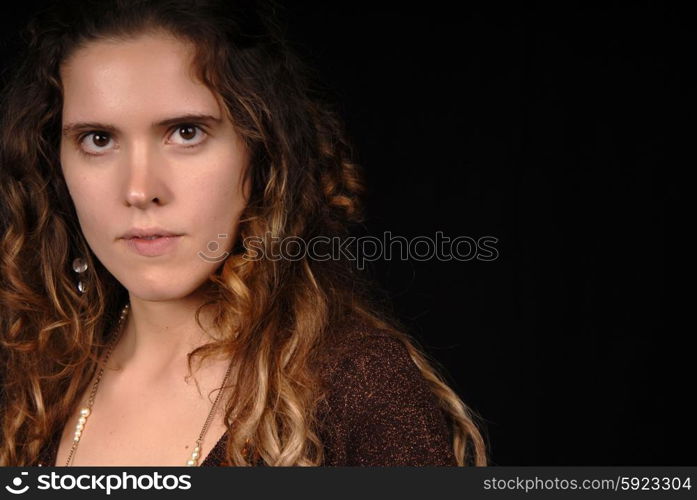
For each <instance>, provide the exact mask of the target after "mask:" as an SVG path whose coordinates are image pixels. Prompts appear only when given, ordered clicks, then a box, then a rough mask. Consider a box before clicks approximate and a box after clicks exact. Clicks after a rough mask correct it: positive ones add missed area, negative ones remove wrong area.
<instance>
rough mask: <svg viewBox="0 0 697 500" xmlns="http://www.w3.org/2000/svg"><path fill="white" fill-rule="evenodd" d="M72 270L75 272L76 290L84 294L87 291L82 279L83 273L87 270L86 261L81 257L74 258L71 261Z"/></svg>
mask: <svg viewBox="0 0 697 500" xmlns="http://www.w3.org/2000/svg"><path fill="white" fill-rule="evenodd" d="M73 271H75V272H76V273H77V278H78V281H77V291H78V292H80V293H83V294H84V293H85V292H86V291H87V283H86V282H85V281H84V280H83V278H84V273H85V271H87V261H86V260H85V259H83V258H81V257H78V258H77V259H75V260H74V261H73Z"/></svg>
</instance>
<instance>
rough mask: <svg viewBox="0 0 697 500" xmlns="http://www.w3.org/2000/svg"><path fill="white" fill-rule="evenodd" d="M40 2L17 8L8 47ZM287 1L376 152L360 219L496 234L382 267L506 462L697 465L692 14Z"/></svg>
mask: <svg viewBox="0 0 697 500" xmlns="http://www.w3.org/2000/svg"><path fill="white" fill-rule="evenodd" d="M42 3H44V2H37V1H32V2H22V3H21V5H15V6H14V7H17V10H16V11H13V12H9V13H8V12H5V16H6V17H5V20H4V24H5V26H4V27H3V28H4V29H3V44H2V47H1V48H2V60H1V61H2V62H3V63H4V62H6V61H8V60H9V58H11V57H12V54H13V53H14V52H13V51H14V50H15V47H16V45H15V44H16V31H17V29H18V27H19V26H20V25H21V24H22V23H23V22H24V20H25V19H26V17H27V15H28V13H30V12H31V11H32V10H33V9H34V8H35V7H36V6H37V5H41V4H42ZM287 5H288V6H287V11H286V12H285V14H284V24H285V25H286V26H287V34H288V37H289V39H290V41H291V42H292V43H293V44H294V46H296V48H297V50H298V51H300V52H301V54H303V55H304V57H305V58H306V59H307V60H308V61H309V62H310V63H311V65H312V66H313V67H315V68H316V69H317V71H318V72H319V74H320V75H321V78H322V82H323V85H324V86H325V87H326V88H327V89H328V91H329V92H330V95H331V96H332V97H333V99H334V101H335V102H336V104H337V106H338V109H339V111H340V112H341V114H342V116H343V117H344V119H345V120H346V124H347V129H348V131H349V134H350V137H351V139H352V141H353V143H354V145H355V150H356V159H357V160H358V162H359V163H361V164H362V165H363V166H364V168H365V169H366V173H367V176H368V182H369V188H370V190H369V196H368V214H369V217H368V220H367V222H366V225H365V228H366V231H367V233H368V234H371V235H375V236H379V237H381V236H382V234H383V233H384V232H385V231H391V232H392V234H393V235H400V236H405V237H407V238H413V237H416V236H427V237H430V238H435V234H436V231H442V232H443V233H444V236H448V237H450V238H455V237H457V236H470V237H473V238H475V239H476V238H479V237H481V236H494V237H496V238H498V244H497V245H496V247H497V249H498V252H499V256H498V258H497V259H496V260H495V261H493V262H481V261H477V260H473V261H469V262H460V261H456V260H453V261H439V260H436V259H432V260H428V261H424V262H419V261H416V260H409V261H401V260H399V259H392V260H389V261H387V260H379V261H376V262H374V263H372V265H371V266H370V268H371V269H372V271H373V272H375V273H376V275H377V277H378V279H379V280H380V282H381V283H383V285H384V287H385V288H386V290H387V291H388V292H389V295H390V297H392V300H393V302H394V304H395V307H396V310H397V311H398V313H399V315H400V317H401V318H402V320H403V321H404V322H405V323H407V325H409V326H410V327H411V329H412V330H411V332H412V333H413V334H414V335H415V336H416V337H417V338H418V339H419V340H420V341H421V343H422V344H423V345H424V347H425V348H426V349H427V351H428V352H429V353H430V354H431V355H432V356H433V357H435V358H436V359H437V360H439V361H440V362H441V363H442V365H443V367H444V369H445V371H446V372H447V375H448V377H449V379H450V382H451V384H452V385H453V387H454V388H455V389H456V391H457V392H458V393H459V394H460V395H461V396H462V398H463V400H465V402H466V403H467V404H468V405H470V406H471V407H472V408H474V409H475V410H476V411H477V412H478V413H479V414H481V415H482V417H483V418H484V422H485V425H486V429H487V433H488V438H489V442H490V448H491V456H492V461H493V463H494V464H499V465H659V464H662V465H687V464H694V463H695V460H694V453H693V452H692V450H693V449H694V431H693V426H694V422H695V419H694V413H691V414H690V413H689V411H691V410H688V408H689V407H690V406H691V401H692V400H694V394H695V391H694V384H693V383H692V382H689V380H693V379H694V371H693V370H694V369H692V370H690V369H689V368H688V365H687V363H688V361H692V360H694V354H693V352H694V351H693V350H691V344H690V341H689V339H690V337H691V336H692V335H693V330H694V327H690V326H689V325H690V324H691V322H688V323H683V322H680V321H678V319H677V316H678V314H682V313H683V311H684V310H687V308H688V307H689V306H688V305H687V304H686V295H684V294H682V293H681V292H680V288H676V287H678V286H680V284H681V283H680V282H681V281H683V280H684V278H683V276H684V273H685V271H684V270H683V269H682V267H683V266H682V265H681V263H682V262H685V261H686V259H684V256H683V254H681V252H684V250H681V249H682V248H684V241H685V239H686V238H687V237H688V235H689V232H690V229H691V225H687V224H683V225H681V224H678V223H676V221H675V218H674V215H675V213H676V207H678V204H680V203H681V202H682V201H684V198H683V195H682V194H681V190H680V188H681V187H684V186H681V184H683V182H684V181H681V180H679V177H678V175H676V173H677V172H678V170H679V169H680V168H682V169H685V168H689V165H690V161H688V160H683V161H679V160H676V159H675V158H670V159H669V155H668V154H667V151H669V150H670V151H672V150H673V146H674V145H677V144H681V143H685V142H687V127H686V126H685V124H686V123H687V118H686V117H685V114H686V111H685V108H686V103H685V102H684V101H683V99H682V98H681V95H682V94H683V93H684V90H685V89H684V86H685V79H684V73H683V72H684V69H683V68H684V66H686V65H689V64H690V61H692V60H693V59H694V58H693V57H692V58H687V57H683V54H684V53H685V52H686V51H684V47H685V46H686V44H687V42H688V37H687V27H686V15H685V14H684V13H682V12H679V11H678V10H677V9H671V8H668V7H666V6H665V5H664V4H662V3H659V2H633V3H632V2H604V3H601V4H599V5H586V4H584V3H583V2H578V3H570V2H558V3H553V2H549V3H537V4H528V3H525V4H524V3H522V2H521V3H520V4H515V3H510V4H508V3H494V2H481V3H472V4H462V5H459V6H458V5H457V3H456V2H453V3H445V2H443V3H437V2H428V3H417V4H414V6H411V7H406V6H405V5H403V4H396V3H395V4H394V5H391V4H387V3H383V4H372V3H363V4H362V3H356V2H350V3H349V2H346V3H335V2H302V3H300V2H287ZM20 7H21V8H20ZM8 15H9V17H7V16H8ZM691 162H693V163H694V160H691ZM669 278H670V280H671V281H670V282H669ZM688 371H689V372H690V378H689V379H688Z"/></svg>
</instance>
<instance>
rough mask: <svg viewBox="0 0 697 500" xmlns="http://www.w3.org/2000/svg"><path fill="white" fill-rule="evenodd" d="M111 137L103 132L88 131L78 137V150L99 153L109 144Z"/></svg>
mask: <svg viewBox="0 0 697 500" xmlns="http://www.w3.org/2000/svg"><path fill="white" fill-rule="evenodd" d="M110 141H111V138H110V137H109V134H107V133H105V132H90V133H89V134H86V135H84V136H83V137H82V138H81V139H80V146H81V149H80V151H81V152H83V153H86V154H91V155H99V154H101V153H102V151H104V150H105V149H106V147H107V146H108V145H109V142H110Z"/></svg>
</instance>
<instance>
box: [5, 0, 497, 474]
mask: <svg viewBox="0 0 697 500" xmlns="http://www.w3.org/2000/svg"><path fill="white" fill-rule="evenodd" d="M277 8H278V7H277V6H276V5H275V4H273V3H264V4H257V3H256V2H248V1H234V2H230V1H215V0H202V1H193V2H192V1H190V0H189V1H180V0H106V1H105V0H101V1H97V0H80V1H79V2H75V1H64V2H53V3H52V5H51V6H49V7H47V8H46V9H44V10H42V11H41V12H39V13H37V14H36V15H35V16H34V18H33V19H32V21H31V22H30V23H29V24H28V26H27V29H26V32H25V33H24V36H25V37H26V41H27V46H26V49H25V53H24V54H23V55H22V57H21V58H20V59H19V60H18V61H17V64H16V66H17V67H16V69H13V71H12V73H11V75H10V77H9V78H8V80H9V81H7V82H6V83H5V85H4V86H5V91H4V92H3V99H2V103H1V104H2V113H1V114H0V120H1V123H2V126H1V127H0V178H1V185H2V186H3V192H2V195H1V198H0V199H1V203H0V211H1V215H2V218H1V221H2V222H1V224H2V239H1V242H0V268H1V270H2V275H1V280H2V282H1V286H0V342H1V345H2V349H0V363H1V364H2V366H3V367H4V375H3V380H2V386H1V391H2V392H1V393H0V395H1V396H2V400H3V404H2V406H1V407H0V426H1V429H2V430H1V435H0V465H3V466H10V465H11V466H24V465H31V464H33V463H34V462H35V461H36V459H37V456H38V455H39V453H40V451H41V450H42V448H43V446H45V444H46V443H47V440H48V439H49V437H50V436H52V435H53V434H54V432H55V431H56V430H57V429H59V428H60V426H62V425H64V423H65V422H66V420H67V419H68V418H69V417H70V415H71V414H72V412H73V411H74V409H75V407H76V405H77V404H78V403H79V401H78V399H79V397H80V395H81V394H83V392H84V391H85V389H86V387H87V386H88V384H89V383H90V380H91V379H92V377H93V376H94V373H95V372H96V370H97V368H98V366H99V365H100V363H101V360H100V357H101V355H102V354H103V351H104V348H105V345H106V344H107V343H108V340H109V338H108V337H109V332H110V328H111V326H112V325H113V323H114V322H115V320H116V318H117V317H118V314H119V312H120V311H121V308H122V307H123V305H124V303H125V302H126V300H127V296H128V292H127V290H126V289H125V288H124V287H123V286H122V285H121V284H120V283H119V282H118V281H117V280H116V279H115V278H114V277H113V276H112V275H111V274H110V273H109V272H108V271H107V270H106V269H105V268H104V267H103V265H101V263H100V262H99V260H98V259H97V258H96V257H95V256H94V254H93V253H92V252H91V250H90V247H89V245H88V244H87V242H86V240H85V238H84V236H83V234H82V232H81V229H80V226H79V223H78V219H77V216H76V212H75V208H74V205H73V203H72V201H71V198H70V195H69V192H68V190H67V188H66V183H65V180H64V178H63V176H62V172H61V168H60V162H59V141H60V128H61V109H62V87H61V80H60V77H59V67H60V65H61V63H62V62H63V61H65V60H66V59H67V58H68V57H69V56H70V55H71V54H72V53H74V51H76V50H77V49H79V48H80V47H82V46H84V45H85V44H87V43H89V42H91V41H94V40H103V39H115V40H121V39H128V38H130V37H134V36H136V35H138V34H142V33H146V32H152V31H158V30H159V31H162V30H164V31H165V32H167V33H169V34H173V35H174V36H176V37H178V38H179V39H182V40H185V41H187V42H190V43H192V44H193V46H194V47H195V53H196V57H195V63H194V64H195V68H194V69H195V70H196V73H197V76H198V77H199V78H200V80H201V81H202V82H204V83H205V85H207V86H208V87H209V88H210V89H211V90H212V91H214V92H215V93H216V94H217V95H218V96H220V97H221V98H222V101H223V102H224V103H225V106H226V107H227V110H228V112H229V114H230V116H231V117H232V119H233V121H234V123H235V127H236V130H237V132H238V133H239V134H240V136H241V137H243V139H244V141H245V143H246V145H247V147H248V148H249V151H250V154H251V156H250V158H251V163H250V165H251V169H250V174H249V175H250V176H251V181H252V190H251V197H250V199H249V203H248V205H247V206H246V208H245V210H244V212H243V213H242V215H241V217H240V221H239V241H240V242H241V241H243V240H244V239H245V238H248V237H252V236H254V237H259V238H261V241H262V246H263V248H264V250H265V251H267V252H269V253H272V252H273V251H274V245H276V243H275V242H277V241H280V240H281V239H282V238H284V237H287V236H296V237H300V238H303V239H305V240H309V239H311V238H313V237H314V236H318V235H322V236H334V235H336V236H346V235H348V234H349V233H350V231H351V228H352V227H354V225H355V224H358V223H360V222H361V221H362V220H363V213H362V204H361V197H362V194H363V192H364V181H363V180H362V178H363V176H362V173H361V169H360V168H359V166H358V165H356V164H355V163H353V162H352V161H351V147H350V145H349V143H348V142H347V140H346V137H345V132H344V130H343V128H342V124H341V122H340V120H339V119H338V118H337V115H336V112H334V111H333V108H332V106H331V105H330V104H328V100H327V99H326V98H324V97H322V96H321V92H319V91H318V90H316V88H315V87H313V84H312V78H311V77H310V76H311V73H310V72H309V70H308V68H306V67H305V66H304V65H303V64H302V63H301V61H300V60H299V59H298V57H297V56H296V55H295V54H294V52H293V50H292V49H291V48H290V47H289V46H288V43H287V42H285V41H284V38H283V36H282V29H280V27H279V25H278V23H277V22H276V21H274V20H273V19H274V15H273V14H274V13H275V12H274V11H275V10H276V9H277ZM233 54H234V57H233ZM246 252H247V249H245V248H244V247H243V246H242V245H241V244H239V243H237V244H236V246H235V248H234V252H232V253H231V254H230V255H229V256H228V257H227V259H226V260H225V262H224V263H223V264H222V265H221V266H220V267H219V268H218V270H217V271H216V272H215V273H213V274H211V276H210V278H209V280H210V282H209V283H208V284H209V285H210V286H209V287H208V289H207V295H206V302H205V304H204V305H203V306H201V309H199V310H198V311H197V313H196V320H197V322H198V321H199V315H200V313H201V310H202V308H203V307H209V308H211V310H212V311H213V318H214V325H215V326H216V328H217V329H218V330H219V331H221V332H228V334H227V335H226V336H225V337H224V338H222V339H220V340H219V341H216V342H212V343H210V344H207V345H204V346H201V347H199V348H197V349H195V350H194V351H192V352H191V353H189V354H188V362H189V368H191V362H192V358H193V356H195V355H198V356H201V357H202V358H205V357H207V356H210V355H214V354H217V353H221V352H224V353H226V354H228V355H230V356H232V357H233V360H234V363H236V366H238V367H239V369H238V380H236V387H237V388H238V390H236V391H234V392H233V393H232V395H231V397H230V398H229V400H228V401H226V408H225V411H226V423H228V425H230V422H231V421H232V420H233V419H232V416H233V415H234V416H235V429H236V431H235V432H234V433H233V432H231V433H229V438H228V442H227V446H226V455H227V460H228V462H229V463H230V464H232V465H250V462H249V457H248V456H247V455H246V454H245V453H243V450H244V444H245V441H246V440H247V438H249V439H250V440H251V441H250V442H251V443H252V445H253V447H254V449H255V450H256V451H257V453H258V455H260V456H261V457H262V458H263V459H264V462H265V463H267V464H269V465H280V466H287V465H320V464H322V461H323V451H322V443H321V442H320V439H319V437H318V433H317V431H316V426H315V424H316V421H315V419H314V411H315V408H316V406H317V405H316V403H317V401H318V400H319V398H320V396H321V395H320V394H318V390H319V387H320V386H321V385H320V383H319V381H318V380H317V373H316V371H315V370H313V369H312V367H313V363H312V361H313V360H314V359H315V358H316V357H317V355H318V352H319V351H320V350H321V346H322V345H323V340H324V339H325V338H326V337H327V336H328V335H329V332H330V331H331V330H332V327H333V326H336V325H338V324H340V323H342V322H346V321H347V318H359V319H361V320H362V321H365V322H367V323H368V324H370V325H372V326H374V327H376V328H380V329H383V330H386V331H388V332H390V334H391V335H392V336H393V337H394V338H396V339H398V340H400V341H401V342H402V343H403V344H404V346H405V347H406V348H407V349H408V352H409V355H410V356H411V358H412V360H413V361H414V363H415V364H416V366H417V367H418V368H419V370H420V372H421V373H422V374H423V376H424V378H425V379H426V381H427V382H428V384H429V386H430V388H431V389H432V391H433V393H434V394H435V396H436V398H437V401H438V404H439V406H440V407H441V408H442V409H443V410H444V413H445V414H446V416H447V419H448V423H449V425H450V427H451V428H452V430H453V434H452V436H453V449H454V452H455V457H456V459H457V462H458V464H459V465H468V464H475V465H485V464H486V463H487V459H486V451H485V445H484V441H483V439H482V436H481V434H480V432H479V430H478V428H477V425H475V423H474V418H475V416H474V414H473V413H472V412H471V411H470V410H469V409H468V408H467V406H466V405H465V404H464V403H463V402H462V400H461V399H460V398H459V397H458V395H457V394H456V393H455V392H454V391H453V390H452V389H451V388H450V387H449V386H448V384H447V383H446V379H445V377H444V375H442V374H441V373H440V372H439V371H443V370H437V369H436V368H435V367H436V366H438V364H437V362H436V361H434V360H432V359H430V358H429V357H428V355H427V354H426V353H425V351H424V350H423V349H422V348H421V347H419V344H418V342H417V341H416V339H414V338H413V337H412V336H410V335H408V334H407V333H405V330H406V329H405V328H404V327H403V325H401V324H400V322H399V321H398V320H397V319H395V315H394V314H393V313H391V312H390V311H388V309H389V307H385V306H384V304H382V302H381V301H380V300H378V299H377V298H376V297H377V294H375V292H374V291H375V290H376V289H377V284H376V283H375V282H374V281H373V280H372V279H370V278H368V277H366V276H365V274H364V273H359V272H358V271H357V270H356V269H355V267H354V265H353V263H352V262H350V261H348V260H347V259H342V260H337V259H333V260H322V261H320V260H313V259H309V258H303V259H301V260H287V259H281V260H271V259H261V260H258V259H248V258H245V257H246ZM76 256H83V257H86V258H87V261H88V272H89V273H90V275H89V277H88V278H89V280H90V284H91V286H90V287H89V289H88V290H87V293H85V294H84V295H81V294H79V293H77V292H76V290H75V288H74V283H73V280H72V278H71V272H70V268H69V263H70V262H72V259H73V258H74V257H76ZM199 324H200V323H199Z"/></svg>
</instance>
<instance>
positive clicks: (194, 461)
mask: <svg viewBox="0 0 697 500" xmlns="http://www.w3.org/2000/svg"><path fill="white" fill-rule="evenodd" d="M128 309H129V304H126V305H125V306H124V308H123V310H122V311H121V316H120V317H119V322H118V324H117V326H116V329H117V331H118V333H117V334H116V335H114V339H113V341H112V342H111V344H110V345H109V348H108V349H107V352H106V354H105V356H104V366H106V363H107V361H108V360H109V356H110V355H111V351H112V350H113V349H114V346H115V345H116V342H117V341H118V339H119V337H120V336H121V334H122V333H123V323H124V320H125V319H126V316H127V315H128ZM104 366H102V367H101V368H100V369H99V371H98V372H97V377H96V379H95V381H94V385H93V386H92V391H91V392H90V395H89V398H88V400H87V406H85V407H84V408H82V409H81V410H80V418H79V419H78V422H77V425H76V426H75V433H74V436H73V446H72V447H71V448H70V452H69V453H68V459H67V461H66V462H65V466H66V467H67V466H69V465H70V462H71V461H72V459H73V457H74V455H75V450H77V447H78V445H79V444H80V438H81V437H82V433H83V432H84V430H85V424H86V423H87V418H88V417H89V416H90V415H91V414H92V406H93V405H94V398H95V396H96V395H97V389H98V388H99V382H100V381H101V380H102V376H103V375H104ZM231 369H232V363H230V366H229V367H228V369H227V372H226V373H225V378H224V379H223V386H225V382H226V381H227V379H228V377H229V376H230V371H231ZM222 389H223V387H221V388H220V390H219V391H218V395H217V396H216V398H215V401H214V402H213V406H212V407H211V411H210V412H209V413H208V417H207V418H206V421H205V422H204V424H203V428H202V429H201V433H200V434H199V436H198V439H197V440H196V446H195V447H194V451H193V452H191V458H189V460H187V461H186V465H188V466H190V467H194V466H196V465H198V461H199V458H200V456H201V443H202V442H203V436H204V435H205V434H206V431H207V430H208V426H209V425H210V423H211V420H212V419H213V413H214V410H215V408H216V406H217V405H218V401H219V400H220V396H221V395H222V393H223V390H222ZM248 443H249V440H247V444H248ZM245 450H246V446H245Z"/></svg>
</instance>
